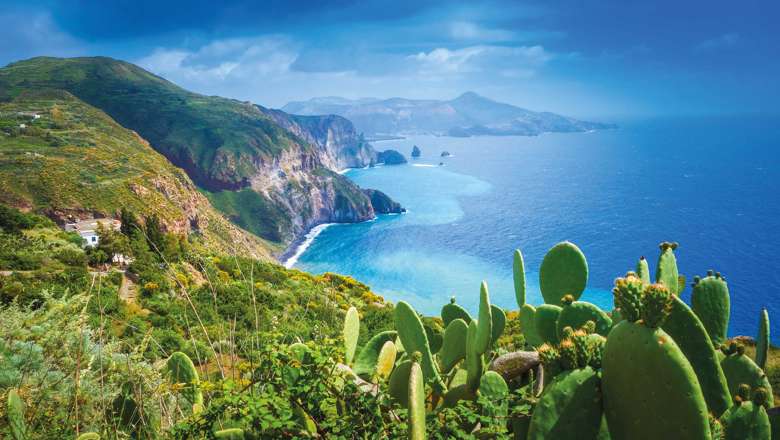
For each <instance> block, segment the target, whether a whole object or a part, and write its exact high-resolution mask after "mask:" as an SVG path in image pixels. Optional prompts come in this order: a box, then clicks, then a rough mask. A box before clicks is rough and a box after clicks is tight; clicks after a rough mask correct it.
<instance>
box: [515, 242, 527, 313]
mask: <svg viewBox="0 0 780 440" xmlns="http://www.w3.org/2000/svg"><path fill="white" fill-rule="evenodd" d="M512 278H513V280H514V282H515V299H516V300H517V307H523V305H525V262H524V261H523V253H522V252H520V249H516V250H515V253H514V257H513V259H512Z"/></svg>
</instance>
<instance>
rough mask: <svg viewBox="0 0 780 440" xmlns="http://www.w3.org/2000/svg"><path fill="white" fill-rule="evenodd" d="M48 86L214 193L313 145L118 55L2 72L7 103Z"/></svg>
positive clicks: (1, 93) (0, 87)
mask: <svg viewBox="0 0 780 440" xmlns="http://www.w3.org/2000/svg"><path fill="white" fill-rule="evenodd" d="M42 88H49V89H61V90H67V91H68V92H70V93H72V94H73V95H75V96H77V97H78V98H80V99H81V100H83V101H84V102H87V103H88V104H90V105H92V106H94V107H97V108H99V109H101V110H103V111H104V112H105V113H107V114H108V115H110V116H111V117H112V118H114V119H115V120H116V121H117V122H118V123H119V124H121V125H122V126H124V127H127V128H130V129H133V130H135V131H137V132H138V133H139V134H140V135H141V136H142V137H143V138H144V139H147V140H148V141H149V142H151V143H152V144H153V145H154V146H155V148H156V149H157V150H158V151H160V152H161V153H163V154H164V155H165V156H167V157H168V158H169V159H170V160H171V161H172V162H173V163H174V164H176V165H178V166H180V167H182V168H184V169H186V170H187V171H188V173H189V174H190V176H191V177H192V178H193V180H195V181H196V183H198V184H199V185H201V186H203V187H205V188H209V189H224V188H240V187H242V186H244V185H245V184H246V179H248V178H249V177H250V176H251V175H252V174H253V172H254V171H255V167H254V165H253V164H254V163H257V162H262V161H269V160H272V159H273V158H275V157H277V156H278V155H279V154H280V153H281V152H282V151H283V150H284V149H286V148H289V147H290V146H291V145H293V144H300V145H308V144H306V143H305V142H302V141H300V140H299V139H296V138H295V137H294V136H293V135H292V134H290V133H289V132H288V131H286V130H284V129H282V128H281V127H279V126H278V125H276V124H275V123H273V122H272V121H271V120H270V119H269V118H267V117H266V116H264V115H263V114H262V113H261V112H260V111H259V110H258V109H257V108H256V107H254V106H253V105H251V104H249V103H243V102H239V101H235V100H231V99H225V98H220V97H217V96H203V95H199V94H196V93H191V92H188V91H186V90H184V89H182V88H180V87H178V86H176V85H175V84H173V83H171V82H169V81H166V80H164V79H162V78H160V77H158V76H155V75H153V74H151V73H149V72H147V71H145V70H143V69H141V68H140V67H138V66H135V65H133V64H130V63H126V62H123V61H118V60H114V59H111V58H106V57H96V58H49V57H39V58H33V59H30V60H26V61H20V62H17V63H13V64H10V65H8V66H7V67H5V68H3V69H0V100H2V99H9V98H12V97H14V96H16V95H18V94H19V93H22V92H23V91H25V90H36V89H42Z"/></svg>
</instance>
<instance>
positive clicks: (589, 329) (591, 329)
mask: <svg viewBox="0 0 780 440" xmlns="http://www.w3.org/2000/svg"><path fill="white" fill-rule="evenodd" d="M582 330H584V331H585V333H587V334H589V335H590V334H593V333H596V323H595V322H594V321H592V320H588V321H586V322H585V324H583V325H582Z"/></svg>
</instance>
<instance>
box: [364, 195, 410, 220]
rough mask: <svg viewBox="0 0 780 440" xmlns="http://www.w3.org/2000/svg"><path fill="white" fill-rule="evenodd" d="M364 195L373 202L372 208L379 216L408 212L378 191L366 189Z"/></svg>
mask: <svg viewBox="0 0 780 440" xmlns="http://www.w3.org/2000/svg"><path fill="white" fill-rule="evenodd" d="M363 193H364V194H365V195H367V196H368V198H369V199H370V200H371V206H372V207H373V208H374V212H376V213H377V214H400V213H402V212H406V209H404V208H403V207H402V206H401V204H400V203H398V202H396V201H395V200H393V199H391V198H390V196H388V195H387V194H385V193H383V192H382V191H379V190H377V189H364V190H363Z"/></svg>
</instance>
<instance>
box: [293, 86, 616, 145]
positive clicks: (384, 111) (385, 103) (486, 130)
mask: <svg viewBox="0 0 780 440" xmlns="http://www.w3.org/2000/svg"><path fill="white" fill-rule="evenodd" d="M282 110H284V111H285V112H287V113H292V114H297V115H328V114H333V115H338V116H343V117H345V118H347V119H349V120H350V121H352V123H353V124H354V125H355V128H356V130H357V131H358V132H363V133H364V134H365V135H366V136H369V137H371V138H381V137H388V136H398V135H405V134H433V135H448V136H458V137H468V136H479V135H492V136H536V135H539V134H542V133H568V132H585V131H592V130H604V129H610V128H616V126H615V125H614V124H606V123H599V122H587V121H581V120H578V119H574V118H570V117H566V116H561V115H557V114H555V113H549V112H535V111H531V110H526V109H524V108H520V107H516V106H514V105H511V104H505V103H501V102H496V101H493V100H491V99H489V98H485V97H484V96H480V95H478V94H476V93H474V92H467V93H464V94H462V95H460V96H459V97H457V98H455V99H453V100H449V101H441V100H432V99H431V100H419V99H404V98H391V99H375V98H363V99H357V100H352V99H346V98H339V97H324V98H312V99H310V100H308V101H294V102H290V103H288V104H287V105H285V106H284V107H283V108H282Z"/></svg>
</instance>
